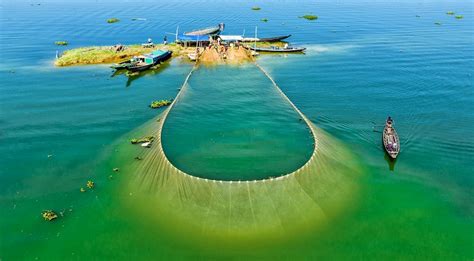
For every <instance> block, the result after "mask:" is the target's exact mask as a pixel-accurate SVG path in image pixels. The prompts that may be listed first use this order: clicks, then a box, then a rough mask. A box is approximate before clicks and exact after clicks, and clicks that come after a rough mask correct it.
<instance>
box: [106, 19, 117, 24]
mask: <svg viewBox="0 0 474 261" xmlns="http://www.w3.org/2000/svg"><path fill="white" fill-rule="evenodd" d="M119 21H120V20H119V19H118V18H109V19H107V23H109V24H113V23H116V22H119Z"/></svg>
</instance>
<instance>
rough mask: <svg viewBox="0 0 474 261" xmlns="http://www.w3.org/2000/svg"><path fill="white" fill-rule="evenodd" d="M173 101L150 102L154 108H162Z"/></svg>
mask: <svg viewBox="0 0 474 261" xmlns="http://www.w3.org/2000/svg"><path fill="white" fill-rule="evenodd" d="M171 102H172V101H171V100H160V101H153V102H152V103H151V104H150V108H152V109H158V108H161V107H164V106H168V105H170V104H171Z"/></svg>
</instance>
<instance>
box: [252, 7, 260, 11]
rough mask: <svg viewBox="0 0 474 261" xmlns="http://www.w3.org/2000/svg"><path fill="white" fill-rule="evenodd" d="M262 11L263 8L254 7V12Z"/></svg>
mask: <svg viewBox="0 0 474 261" xmlns="http://www.w3.org/2000/svg"><path fill="white" fill-rule="evenodd" d="M261 9H262V8H260V7H258V6H254V7H252V10H254V11H259V10H261Z"/></svg>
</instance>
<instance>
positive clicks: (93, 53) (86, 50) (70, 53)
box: [54, 42, 286, 66]
mask: <svg viewBox="0 0 474 261" xmlns="http://www.w3.org/2000/svg"><path fill="white" fill-rule="evenodd" d="M254 44H255V43H251V45H254ZM285 44H286V43H285V42H272V43H269V42H257V43H256V45H257V46H258V47H269V46H277V47H282V46H284V45H285ZM154 50H169V51H172V52H173V57H183V58H185V57H186V56H187V54H188V53H193V52H195V51H196V47H184V46H182V45H179V44H176V43H171V44H166V45H165V44H155V45H154V47H152V48H150V47H145V46H143V45H141V44H133V45H125V46H124V48H121V49H120V50H119V51H117V47H116V46H89V47H80V48H75V49H69V50H66V51H64V52H63V53H62V55H61V56H60V57H59V58H58V59H56V61H55V62H54V64H55V65H56V66H72V65H88V64H108V63H117V62H122V61H125V60H128V59H131V58H132V57H134V56H139V55H143V54H147V53H150V52H152V51H154Z"/></svg>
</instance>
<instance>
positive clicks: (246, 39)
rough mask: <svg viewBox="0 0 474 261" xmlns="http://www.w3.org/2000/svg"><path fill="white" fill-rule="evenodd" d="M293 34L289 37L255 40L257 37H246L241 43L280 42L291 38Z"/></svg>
mask: <svg viewBox="0 0 474 261" xmlns="http://www.w3.org/2000/svg"><path fill="white" fill-rule="evenodd" d="M290 36H291V34H289V35H282V36H275V37H267V38H255V37H245V38H242V40H241V42H270V43H273V42H280V41H282V40H285V39H286V38H288V37H290Z"/></svg>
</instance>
